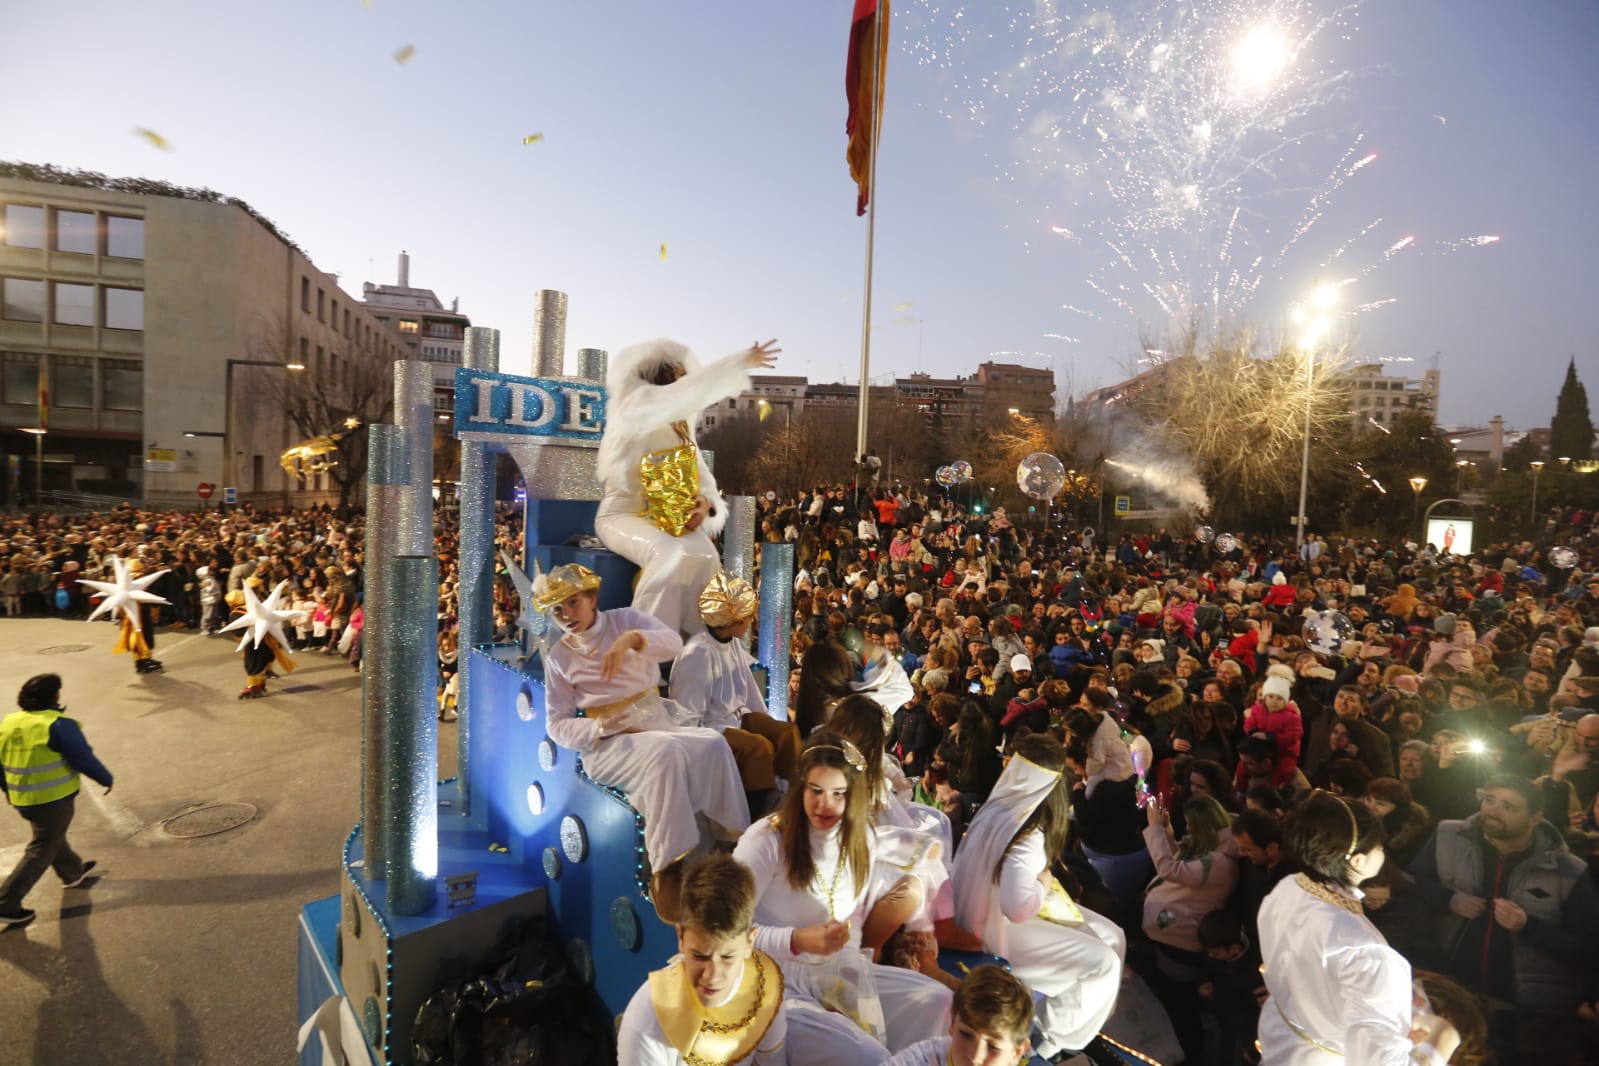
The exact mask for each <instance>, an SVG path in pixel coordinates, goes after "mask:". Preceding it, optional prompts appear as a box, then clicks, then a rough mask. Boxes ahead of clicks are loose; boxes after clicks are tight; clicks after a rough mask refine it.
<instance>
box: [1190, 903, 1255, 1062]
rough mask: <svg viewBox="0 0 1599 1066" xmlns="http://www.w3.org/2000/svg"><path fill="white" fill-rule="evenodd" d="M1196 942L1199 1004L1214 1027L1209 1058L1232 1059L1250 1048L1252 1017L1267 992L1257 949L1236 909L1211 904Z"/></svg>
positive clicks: (1251, 1054) (1227, 1060)
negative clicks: (1200, 957) (1200, 950)
mask: <svg viewBox="0 0 1599 1066" xmlns="http://www.w3.org/2000/svg"><path fill="white" fill-rule="evenodd" d="M1199 942H1200V944H1202V945H1203V946H1204V949H1205V963H1204V977H1205V980H1204V982H1203V983H1202V984H1201V985H1200V986H1199V989H1198V991H1199V998H1200V1000H1201V1001H1202V1006H1201V1010H1203V1011H1204V1012H1205V1013H1206V1014H1209V1015H1210V1016H1211V1018H1212V1020H1213V1021H1214V1022H1215V1025H1216V1030H1217V1046H1216V1053H1215V1054H1214V1055H1212V1056H1210V1058H1209V1061H1211V1062H1226V1063H1234V1062H1238V1061H1240V1056H1241V1055H1243V1054H1249V1055H1250V1056H1251V1057H1250V1058H1249V1060H1248V1061H1250V1062H1255V1061H1258V1056H1255V1055H1254V1054H1253V1053H1254V1043H1255V1022H1256V1019H1258V1018H1259V1017H1260V1005H1261V1003H1262V1002H1263V1001H1264V1000H1265V998H1266V984H1265V982H1264V981H1262V980H1261V977H1260V949H1259V948H1257V947H1256V946H1255V945H1254V944H1253V943H1251V942H1250V939H1249V934H1248V933H1246V932H1245V931H1244V923H1243V920H1242V919H1241V918H1240V917H1239V916H1238V913H1237V912H1236V911H1230V910H1224V909H1223V910H1213V911H1211V912H1210V913H1208V914H1206V915H1205V916H1204V917H1203V918H1201V919H1200V920H1199Z"/></svg>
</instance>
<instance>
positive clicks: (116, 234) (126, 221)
mask: <svg viewBox="0 0 1599 1066" xmlns="http://www.w3.org/2000/svg"><path fill="white" fill-rule="evenodd" d="M105 254H106V255H109V256H114V257H116V258H117V259H143V258H144V219H142V218H123V217H122V216H121V215H107V216H106V217H105Z"/></svg>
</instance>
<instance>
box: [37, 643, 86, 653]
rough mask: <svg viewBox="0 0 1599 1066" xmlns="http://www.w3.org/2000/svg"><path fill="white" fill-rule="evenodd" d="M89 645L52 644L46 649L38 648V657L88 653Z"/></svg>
mask: <svg viewBox="0 0 1599 1066" xmlns="http://www.w3.org/2000/svg"><path fill="white" fill-rule="evenodd" d="M91 647H93V645H90V644H52V645H50V646H49V647H48V648H40V649H39V654H40V655H71V654H72V653H73V652H79V651H88V650H89V649H90V648H91Z"/></svg>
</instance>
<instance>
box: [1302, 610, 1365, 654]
mask: <svg viewBox="0 0 1599 1066" xmlns="http://www.w3.org/2000/svg"><path fill="white" fill-rule="evenodd" d="M1304 637H1305V643H1306V644H1308V645H1310V647H1311V648H1312V649H1313V650H1315V651H1319V652H1321V653H1322V654H1323V655H1337V654H1338V649H1339V648H1340V647H1342V646H1343V643H1344V641H1346V640H1353V639H1354V638H1355V623H1353V622H1351V621H1350V620H1349V616H1348V615H1346V614H1344V613H1343V612H1342V611H1320V612H1318V613H1315V614H1307V615H1305V628H1304Z"/></svg>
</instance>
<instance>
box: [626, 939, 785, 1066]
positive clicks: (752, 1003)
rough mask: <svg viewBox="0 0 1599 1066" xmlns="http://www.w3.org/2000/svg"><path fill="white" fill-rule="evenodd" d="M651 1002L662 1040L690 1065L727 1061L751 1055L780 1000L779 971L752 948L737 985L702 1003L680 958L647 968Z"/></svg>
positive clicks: (708, 1065) (722, 1064) (711, 1065)
mask: <svg viewBox="0 0 1599 1066" xmlns="http://www.w3.org/2000/svg"><path fill="white" fill-rule="evenodd" d="M650 1003H651V1005H652V1006H654V1008H655V1020H656V1021H657V1022H659V1023H660V1026H661V1032H662V1033H663V1034H665V1036H666V1042H667V1043H668V1044H671V1045H672V1047H673V1048H675V1049H677V1052H678V1054H680V1055H682V1056H683V1061H684V1062H686V1063H688V1064H689V1066H726V1064H730V1063H735V1062H739V1061H740V1060H742V1059H744V1058H746V1057H748V1056H749V1055H752V1054H753V1053H754V1052H755V1051H756V1050H757V1049H758V1048H759V1047H760V1043H761V1039H762V1038H763V1037H765V1036H766V1030H767V1029H768V1028H770V1027H771V1024H772V1019H773V1018H776V1017H777V1011H778V1009H779V1008H780V1007H781V1006H782V1005H783V972H782V971H781V970H779V969H778V968H777V963H775V962H773V961H772V960H771V959H770V958H768V957H767V956H766V955H765V954H763V953H762V952H759V951H756V952H753V953H751V955H750V957H749V961H748V962H747V963H746V964H745V966H744V976H743V977H742V978H740V980H739V984H738V991H737V992H736V993H734V995H733V998H732V999H730V1000H728V1001H727V1002H726V1003H724V1004H722V1006H720V1007H706V1006H705V1004H704V1003H702V1002H700V997H699V994H698V993H697V992H695V991H694V985H693V984H692V983H691V982H690V981H689V979H688V969H687V967H685V966H684V965H683V960H682V959H678V960H677V961H676V962H674V963H672V965H670V966H668V967H666V969H664V970H655V971H653V972H652V973H651V974H650Z"/></svg>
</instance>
